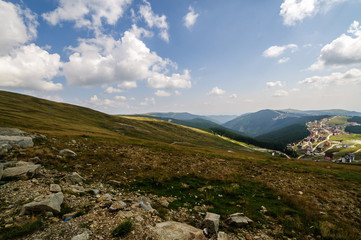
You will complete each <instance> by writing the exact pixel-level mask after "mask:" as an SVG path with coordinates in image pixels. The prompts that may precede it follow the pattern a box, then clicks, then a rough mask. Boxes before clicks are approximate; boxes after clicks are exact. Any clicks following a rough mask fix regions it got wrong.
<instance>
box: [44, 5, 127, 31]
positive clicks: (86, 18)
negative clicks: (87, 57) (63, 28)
mask: <svg viewBox="0 0 361 240" xmlns="http://www.w3.org/2000/svg"><path fill="white" fill-rule="evenodd" d="M131 2H132V0H107V1H97V0H77V1H73V0H59V7H57V8H56V9H55V10H54V11H51V12H47V13H44V14H42V17H43V18H44V19H45V20H46V21H48V22H49V23H50V24H52V25H56V24H58V23H60V22H62V21H74V22H75V26H76V27H78V28H80V27H87V28H91V29H97V28H99V27H100V26H102V24H103V22H102V21H103V20H104V21H106V23H107V24H110V25H114V24H115V23H116V22H117V21H118V19H119V18H120V17H122V15H123V13H124V10H125V9H126V8H127V6H128V5H129V4H130V3H131Z"/></svg>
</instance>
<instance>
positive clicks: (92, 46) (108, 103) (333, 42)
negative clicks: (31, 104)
mask: <svg viewBox="0 0 361 240" xmlns="http://www.w3.org/2000/svg"><path fill="white" fill-rule="evenodd" d="M360 12H361V1H360V0H277V1H268V0H258V1H254V0H242V1H241V0H227V1H218V0H206V1H190V0H182V1H166V0H155V1H151V0H147V1H146V0H108V1H97V0H79V1H73V0H27V1H23V0H13V1H3V0H0V18H1V19H0V31H1V33H2V34H1V35H0V76H1V78H0V89H3V90H9V91H15V92H19V93H25V94H29V95H33V96H37V97H42V98H46V99H50V100H54V101H62V102H68V103H72V104H77V105H82V106H86V107H90V108H93V109H97V110H100V111H103V112H107V113H120V114H122V113H124V114H125V113H146V112H152V111H162V112H164V111H176V112H179V111H187V112H191V113H195V114H241V113H245V112H253V111H257V110H260V109H266V108H271V109H285V108H294V109H301V110H308V109H333V108H343V109H348V110H356V111H361V105H360V104H359V103H360V102H361V27H360V24H359V22H361V15H360V14H359V13H360Z"/></svg>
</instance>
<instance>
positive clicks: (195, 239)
mask: <svg viewBox="0 0 361 240" xmlns="http://www.w3.org/2000/svg"><path fill="white" fill-rule="evenodd" d="M151 231H152V232H153V234H154V239H155V240H174V239H177V240H190V239H192V240H206V237H205V236H204V235H203V231H202V230H201V229H198V228H195V227H192V226H190V225H188V224H185V223H180V222H173V221H168V222H162V223H157V224H156V225H155V227H153V228H151Z"/></svg>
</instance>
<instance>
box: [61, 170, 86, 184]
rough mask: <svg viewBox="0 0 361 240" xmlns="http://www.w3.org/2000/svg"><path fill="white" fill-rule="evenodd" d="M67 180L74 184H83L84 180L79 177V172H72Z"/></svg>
mask: <svg viewBox="0 0 361 240" xmlns="http://www.w3.org/2000/svg"><path fill="white" fill-rule="evenodd" d="M65 180H66V181H68V182H71V183H72V184H82V183H83V180H84V178H83V177H82V176H80V175H79V173H77V172H72V173H71V174H69V175H67V176H66V177H65Z"/></svg>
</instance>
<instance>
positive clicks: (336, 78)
mask: <svg viewBox="0 0 361 240" xmlns="http://www.w3.org/2000/svg"><path fill="white" fill-rule="evenodd" d="M299 83H300V84H308V85H310V86H312V87H317V88H322V87H326V86H335V85H336V86H349V85H359V84H361V70H360V69H357V68H352V69H350V70H348V71H347V72H344V73H341V72H334V73H332V74H330V75H327V76H313V77H309V78H306V79H304V80H302V81H300V82H299Z"/></svg>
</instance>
